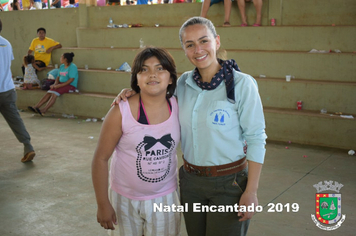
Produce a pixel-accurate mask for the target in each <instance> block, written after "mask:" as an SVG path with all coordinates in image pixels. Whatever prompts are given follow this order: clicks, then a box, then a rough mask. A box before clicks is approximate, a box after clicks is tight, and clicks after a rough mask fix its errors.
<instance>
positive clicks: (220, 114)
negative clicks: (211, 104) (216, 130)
mask: <svg viewBox="0 0 356 236" xmlns="http://www.w3.org/2000/svg"><path fill="white" fill-rule="evenodd" d="M209 119H210V121H211V124H213V125H218V126H226V122H227V121H228V120H229V119H230V114H229V112H228V111H226V110H224V109H216V110H214V111H213V112H211V113H210V116H209Z"/></svg>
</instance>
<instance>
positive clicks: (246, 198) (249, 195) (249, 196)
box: [237, 191, 258, 221]
mask: <svg viewBox="0 0 356 236" xmlns="http://www.w3.org/2000/svg"><path fill="white" fill-rule="evenodd" d="M252 204H253V205H254V210H255V207H256V206H257V205H258V199H257V194H256V193H255V192H246V191H245V192H244V193H243V194H242V195H241V198H240V202H239V206H246V209H247V207H248V206H251V205H252ZM254 214H255V212H249V211H247V210H246V212H239V213H237V216H238V217H241V218H240V219H239V221H245V220H248V219H251V218H252V216H253V215H254Z"/></svg>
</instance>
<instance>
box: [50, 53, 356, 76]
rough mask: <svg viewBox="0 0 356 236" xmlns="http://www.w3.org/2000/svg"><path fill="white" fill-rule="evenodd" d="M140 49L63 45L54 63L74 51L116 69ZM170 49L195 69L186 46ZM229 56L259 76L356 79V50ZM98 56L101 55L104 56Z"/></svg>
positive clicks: (183, 67)
mask: <svg viewBox="0 0 356 236" xmlns="http://www.w3.org/2000/svg"><path fill="white" fill-rule="evenodd" d="M139 50H140V49H139V48H137V49H134V48H128V49H119V48H114V49H112V48H61V49H57V50H55V51H54V52H53V53H52V54H53V55H52V60H53V63H57V64H58V63H59V58H60V55H61V54H63V53H64V52H74V53H75V57H74V63H75V64H76V65H77V66H78V67H79V68H84V65H88V66H89V68H93V67H95V68H98V69H106V68H108V67H111V68H112V69H116V68H119V67H120V65H121V64H122V63H124V62H128V63H129V64H130V65H131V64H132V61H133V59H134V57H135V55H136V54H137V52H138V51H139ZM168 51H169V52H170V53H171V54H172V56H173V57H174V59H175V62H176V66H177V71H178V72H180V73H182V72H184V71H188V70H192V69H193V65H192V64H191V63H190V62H189V60H187V58H186V56H185V55H184V52H183V50H182V49H175V48H173V49H171V48H169V49H168ZM226 52H227V58H229V59H230V58H233V59H235V60H236V62H237V64H238V65H239V67H240V69H241V71H242V72H244V73H247V74H250V75H253V76H258V75H260V74H263V75H266V76H267V77H277V78H282V77H284V76H285V75H289V74H292V75H293V76H295V78H298V79H312V80H329V81H339V82H355V81H356V78H355V77H354V76H352V75H354V74H356V67H355V66H354V65H355V64H356V62H355V60H356V55H355V54H354V53H307V52H289V51H257V50H226ZM94 55H101V56H100V57H98V56H94Z"/></svg>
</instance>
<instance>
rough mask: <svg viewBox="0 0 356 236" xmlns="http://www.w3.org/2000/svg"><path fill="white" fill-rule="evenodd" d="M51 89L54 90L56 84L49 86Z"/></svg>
mask: <svg viewBox="0 0 356 236" xmlns="http://www.w3.org/2000/svg"><path fill="white" fill-rule="evenodd" d="M49 87H50V88H51V89H56V88H57V84H52V85H51V86H49Z"/></svg>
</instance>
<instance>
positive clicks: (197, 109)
mask: <svg viewBox="0 0 356 236" xmlns="http://www.w3.org/2000/svg"><path fill="white" fill-rule="evenodd" d="M192 75H193V71H191V72H185V73H184V74H183V75H182V76H181V77H180V78H179V80H178V85H177V90H176V96H177V97H178V105H179V121H180V125H181V144H182V150H183V153H184V158H185V159H186V160H187V161H188V162H189V163H191V164H193V165H197V166H213V165H223V164H228V163H231V162H235V161H238V160H240V159H241V158H243V157H244V156H245V154H244V151H243V146H244V142H245V140H246V142H247V145H248V149H247V154H246V158H247V160H249V161H254V162H258V163H261V164H262V163H263V161H264V156H265V152H266V149H265V144H266V138H267V135H266V133H265V119H264V115H263V107H262V103H261V98H260V96H259V94H258V87H257V83H256V80H255V79H254V78H252V77H251V76H250V75H247V74H244V73H241V72H238V71H235V70H234V83H235V101H236V103H235V104H232V103H230V102H229V101H228V100H227V96H226V88H225V82H224V81H223V82H222V83H221V84H220V85H219V86H218V87H217V88H216V89H214V90H203V89H201V88H200V87H198V86H197V84H196V82H195V81H194V80H193V78H192Z"/></svg>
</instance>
